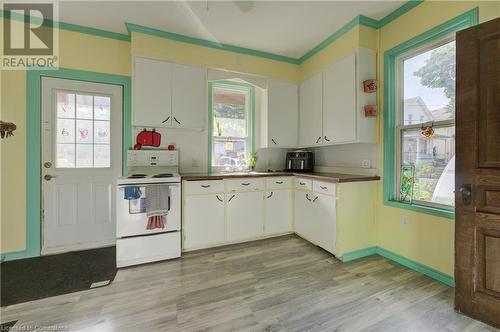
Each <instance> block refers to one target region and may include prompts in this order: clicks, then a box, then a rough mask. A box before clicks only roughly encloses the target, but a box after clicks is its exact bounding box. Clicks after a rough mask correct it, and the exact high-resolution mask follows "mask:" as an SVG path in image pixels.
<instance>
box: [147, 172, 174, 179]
mask: <svg viewBox="0 0 500 332" xmlns="http://www.w3.org/2000/svg"><path fill="white" fill-rule="evenodd" d="M172 176H174V175H173V174H172V173H160V174H156V175H153V176H152V177H153V178H171V177H172Z"/></svg>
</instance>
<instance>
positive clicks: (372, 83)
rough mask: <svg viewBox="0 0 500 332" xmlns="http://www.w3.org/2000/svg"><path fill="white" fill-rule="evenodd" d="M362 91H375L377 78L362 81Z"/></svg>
mask: <svg viewBox="0 0 500 332" xmlns="http://www.w3.org/2000/svg"><path fill="white" fill-rule="evenodd" d="M363 91H364V92H366V93H373V92H376V91H377V80H365V81H363Z"/></svg>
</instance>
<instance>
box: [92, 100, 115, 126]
mask: <svg viewBox="0 0 500 332" xmlns="http://www.w3.org/2000/svg"><path fill="white" fill-rule="evenodd" d="M110 116H111V98H110V97H105V96H95V97H94V118H95V119H96V120H108V121H109V119H110Z"/></svg>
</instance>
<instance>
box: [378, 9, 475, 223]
mask: <svg viewBox="0 0 500 332" xmlns="http://www.w3.org/2000/svg"><path fill="white" fill-rule="evenodd" d="M478 22H479V9H478V7H475V8H473V9H471V10H469V11H467V12H464V13H463V14H461V15H459V16H457V17H455V18H452V19H450V20H449V21H446V22H444V23H442V24H440V25H438V26H436V27H434V28H432V29H430V30H428V31H426V32H423V33H422V34H420V35H417V36H415V37H413V38H411V39H410V40H408V41H406V42H403V43H401V44H399V45H397V46H395V47H393V48H391V49H389V50H387V51H386V52H385V53H384V62H383V63H384V90H383V91H384V119H383V121H384V143H383V151H384V163H383V165H384V167H383V199H384V205H386V206H391V207H397V208H402V209H407V210H411V211H415V212H421V213H426V214H431V215H435V216H439V217H444V218H447V219H450V220H454V219H455V209H454V208H452V209H448V208H443V207H441V206H440V207H435V206H427V205H417V204H408V203H404V202H400V201H399V200H398V198H399V190H396V183H397V181H396V179H397V176H398V175H399V171H398V170H397V165H398V159H397V158H396V154H397V151H398V150H397V149H399V147H396V142H397V141H398V140H397V139H396V137H397V136H396V134H397V132H398V131H397V128H396V126H397V124H398V122H397V121H398V118H397V116H398V103H399V100H398V99H397V98H398V93H399V92H398V90H397V89H398V86H399V84H398V83H399V82H398V81H399V80H400V78H399V76H397V72H398V70H397V69H398V68H397V66H398V61H397V58H398V57H399V56H401V55H404V54H407V53H408V52H410V51H411V50H416V49H418V48H421V47H423V46H425V45H431V44H432V43H433V42H437V41H439V40H442V39H443V38H445V37H446V36H450V35H452V34H454V33H456V32H457V31H459V30H462V29H465V28H468V27H471V26H474V25H476V24H478Z"/></svg>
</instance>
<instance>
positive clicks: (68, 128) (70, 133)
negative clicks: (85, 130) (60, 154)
mask: <svg viewBox="0 0 500 332" xmlns="http://www.w3.org/2000/svg"><path fill="white" fill-rule="evenodd" d="M56 130H57V134H56V140H57V143H74V142H75V120H73V119H57V128H56Z"/></svg>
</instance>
